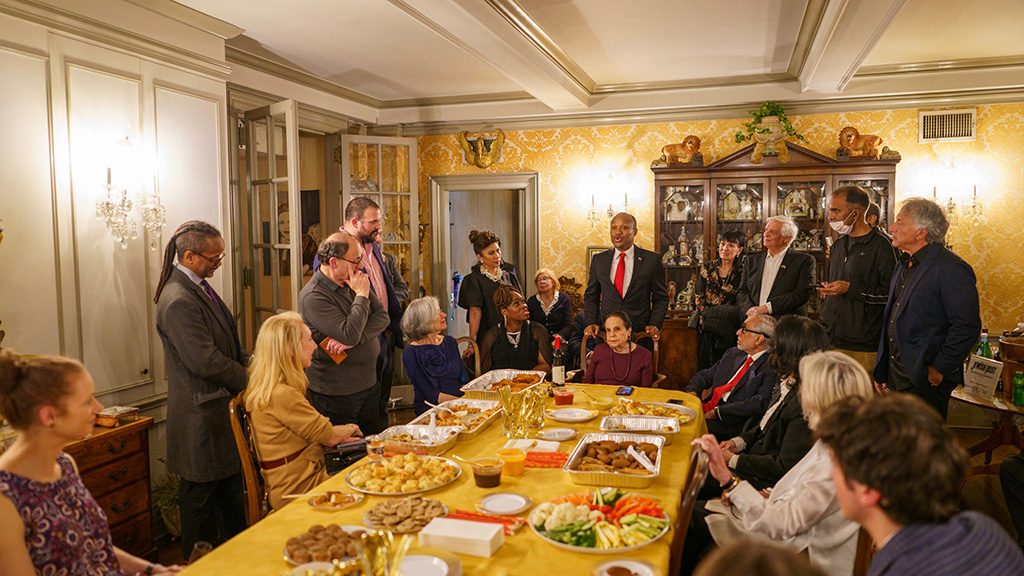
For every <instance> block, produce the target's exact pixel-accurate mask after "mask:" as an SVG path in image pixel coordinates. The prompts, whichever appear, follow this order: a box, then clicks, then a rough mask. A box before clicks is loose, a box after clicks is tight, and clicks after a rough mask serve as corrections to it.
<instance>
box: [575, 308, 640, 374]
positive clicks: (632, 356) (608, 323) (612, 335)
mask: <svg viewBox="0 0 1024 576" xmlns="http://www.w3.org/2000/svg"><path fill="white" fill-rule="evenodd" d="M653 379H654V369H653V367H652V356H651V352H650V350H648V349H647V348H644V347H643V346H637V344H636V343H635V342H633V323H632V322H631V321H630V320H629V315H628V314H626V313H625V312H622V311H621V310H617V311H615V312H611V313H610V314H608V315H607V316H605V318H604V343H603V344H598V345H597V346H596V347H595V348H594V353H593V354H591V356H590V362H589V363H588V364H587V371H586V373H585V374H584V375H583V382H584V383H585V384H611V385H613V386H643V387H645V388H649V387H650V386H651V382H652V381H653Z"/></svg>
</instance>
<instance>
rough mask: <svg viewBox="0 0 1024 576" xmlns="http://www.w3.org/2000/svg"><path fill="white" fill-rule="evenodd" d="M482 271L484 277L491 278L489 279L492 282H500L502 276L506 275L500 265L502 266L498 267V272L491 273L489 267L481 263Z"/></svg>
mask: <svg viewBox="0 0 1024 576" xmlns="http://www.w3.org/2000/svg"><path fill="white" fill-rule="evenodd" d="M480 273H481V274H483V275H484V277H486V278H489V279H490V280H491V282H497V283H500V282H501V278H502V276H503V275H504V274H503V273H502V270H501V267H500V266H499V267H498V272H497V273H496V274H491V273H490V272H489V271H488V270H487V268H484V267H483V265H482V264H481V265H480Z"/></svg>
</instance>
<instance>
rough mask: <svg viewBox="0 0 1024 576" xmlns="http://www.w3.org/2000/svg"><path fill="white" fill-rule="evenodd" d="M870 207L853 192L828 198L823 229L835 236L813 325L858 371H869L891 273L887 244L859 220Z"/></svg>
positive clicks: (846, 188) (892, 258)
mask: <svg viewBox="0 0 1024 576" xmlns="http://www.w3.org/2000/svg"><path fill="white" fill-rule="evenodd" d="M870 203H871V201H870V198H869V197H868V193H867V192H865V191H864V190H863V189H862V188H860V187H859V186H843V187H842V188H839V189H838V190H836V191H835V192H833V193H832V198H831V200H830V201H829V209H828V221H829V222H828V223H829V226H831V227H832V229H833V230H835V231H836V232H838V233H839V239H838V240H836V241H835V243H834V244H833V245H832V252H831V255H830V258H829V265H828V280H829V281H828V282H822V285H821V287H819V288H818V293H820V294H821V295H822V297H824V298H825V304H824V306H823V307H822V311H821V317H820V318H819V321H820V322H821V323H822V325H823V326H825V330H827V331H828V335H829V338H830V340H831V342H832V346H833V347H834V348H835V349H836V350H838V351H840V352H842V353H844V354H846V355H848V356H850V357H851V358H853V359H854V360H856V361H857V362H858V363H859V364H861V365H862V366H864V368H865V369H866V370H868V373H869V374H870V373H871V370H873V369H874V366H875V357H876V356H877V353H878V352H877V350H878V338H879V336H880V335H881V333H882V314H883V312H885V303H886V301H887V300H888V298H889V281H890V280H891V279H892V274H893V270H894V269H895V267H896V257H895V256H894V255H893V250H892V244H890V243H889V240H888V239H887V238H885V237H884V236H882V235H881V234H880V233H879V232H878V230H877V229H875V228H872V227H871V226H869V225H868V223H867V221H866V220H865V218H864V215H865V214H866V213H867V211H868V206H869V205H870Z"/></svg>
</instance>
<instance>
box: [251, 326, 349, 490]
mask: <svg viewBox="0 0 1024 576" xmlns="http://www.w3.org/2000/svg"><path fill="white" fill-rule="evenodd" d="M316 347H317V346H316V342H314V341H313V335H312V333H311V331H310V329H309V326H306V323H305V322H303V321H302V317H301V316H299V315H298V314H297V313H295V312H283V313H281V314H278V315H276V316H271V317H270V318H268V319H267V321H266V322H264V323H263V325H262V326H260V332H259V334H258V335H257V336H256V347H255V350H254V351H253V355H252V362H251V363H250V365H249V385H248V387H247V388H246V389H245V392H243V394H244V396H243V399H244V400H245V409H246V410H248V411H249V426H250V429H251V430H252V436H253V444H254V446H255V449H256V456H257V458H258V459H259V464H260V469H261V472H262V473H263V479H264V480H265V481H266V484H267V495H268V499H269V500H270V507H271V508H273V509H275V510H277V509H280V508H281V506H284V505H285V504H287V503H288V502H289V500H285V498H284V497H285V496H286V495H288V494H303V493H305V492H310V491H311V490H312V489H313V488H315V487H316V486H317V485H318V484H320V483H321V482H323V481H324V480H327V468H326V467H325V465H324V449H323V447H324V446H334V445H336V444H339V443H341V442H344V441H345V440H348V439H349V438H351V437H353V436H362V432H361V431H360V430H359V426H358V425H356V424H339V425H337V426H332V425H331V420H330V419H329V418H328V417H327V416H324V415H322V414H320V413H319V412H317V411H316V409H315V408H313V405H312V404H310V403H309V400H308V399H307V398H306V387H307V386H308V385H309V380H308V379H307V378H306V373H305V372H304V370H305V369H306V368H309V366H310V364H311V363H312V361H313V352H314V351H315V350H316Z"/></svg>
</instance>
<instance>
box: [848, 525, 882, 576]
mask: <svg viewBox="0 0 1024 576" xmlns="http://www.w3.org/2000/svg"><path fill="white" fill-rule="evenodd" d="M876 551H877V550H875V542H874V541H873V540H872V539H871V535H870V534H868V533H867V531H866V530H864V529H863V528H861V529H860V534H859V535H858V536H857V555H856V556H854V557H853V576H867V575H868V568H870V567H871V559H872V558H874V557H875V552H876Z"/></svg>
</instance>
